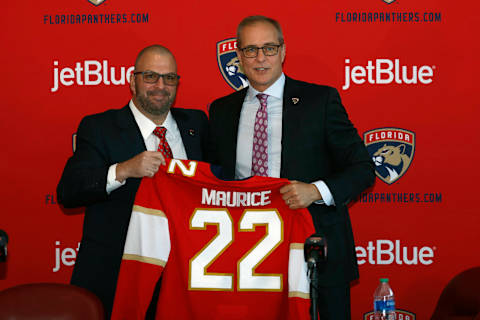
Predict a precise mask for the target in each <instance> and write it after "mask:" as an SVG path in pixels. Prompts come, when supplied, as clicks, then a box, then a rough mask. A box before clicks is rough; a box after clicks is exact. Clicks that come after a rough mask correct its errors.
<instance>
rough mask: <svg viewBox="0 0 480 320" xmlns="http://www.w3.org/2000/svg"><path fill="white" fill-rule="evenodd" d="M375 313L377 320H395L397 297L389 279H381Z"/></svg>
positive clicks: (374, 299) (376, 294) (374, 301)
mask: <svg viewBox="0 0 480 320" xmlns="http://www.w3.org/2000/svg"><path fill="white" fill-rule="evenodd" d="M373 311H374V319H375V320H395V297H394V296H393V291H392V288H390V285H389V284H388V279H387V278H382V279H380V284H379V285H378V287H377V289H375V293H374V294H373Z"/></svg>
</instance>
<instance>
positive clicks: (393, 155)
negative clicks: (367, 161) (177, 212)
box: [363, 128, 415, 184]
mask: <svg viewBox="0 0 480 320" xmlns="http://www.w3.org/2000/svg"><path fill="white" fill-rule="evenodd" d="M363 139H364V141H365V145H366V146H367V150H368V153H369V154H370V156H371V157H372V159H373V162H374V163H375V173H376V175H377V177H379V178H380V179H381V180H382V181H383V182H385V183H388V184H392V183H394V182H396V181H397V180H398V179H400V177H402V176H403V175H404V174H405V172H407V170H408V168H409V167H410V164H411V163H412V160H413V154H414V152H415V133H414V132H412V131H409V130H406V129H400V128H379V129H373V130H370V131H367V132H365V133H364V135H363Z"/></svg>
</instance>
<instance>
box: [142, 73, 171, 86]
mask: <svg viewBox="0 0 480 320" xmlns="http://www.w3.org/2000/svg"><path fill="white" fill-rule="evenodd" d="M133 74H134V75H137V74H141V75H142V78H143V81H144V82H145V83H157V82H158V79H160V77H162V78H163V82H164V83H165V84H166V85H167V86H176V85H177V84H178V80H179V79H180V76H179V75H178V74H176V73H165V74H160V73H156V72H153V71H137V72H134V73H133Z"/></svg>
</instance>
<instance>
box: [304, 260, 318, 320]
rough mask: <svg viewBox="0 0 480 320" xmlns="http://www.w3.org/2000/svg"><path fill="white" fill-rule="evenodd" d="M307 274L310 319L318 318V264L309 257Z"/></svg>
mask: <svg viewBox="0 0 480 320" xmlns="http://www.w3.org/2000/svg"><path fill="white" fill-rule="evenodd" d="M307 266H308V274H309V275H310V301H311V306H312V320H318V287H319V284H320V283H319V271H320V270H319V266H318V261H316V259H315V258H313V257H311V258H310V259H308V261H307Z"/></svg>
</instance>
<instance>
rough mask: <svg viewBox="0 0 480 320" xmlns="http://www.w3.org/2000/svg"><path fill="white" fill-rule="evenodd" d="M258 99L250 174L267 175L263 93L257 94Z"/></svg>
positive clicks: (265, 116)
mask: <svg viewBox="0 0 480 320" xmlns="http://www.w3.org/2000/svg"><path fill="white" fill-rule="evenodd" d="M257 98H258V100H260V107H259V108H258V110H257V115H256V117H255V127H254V130H253V145H252V175H254V176H263V177H267V176H268V152H267V151H268V134H267V127H268V116H267V98H268V95H266V94H264V93H259V94H257Z"/></svg>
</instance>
